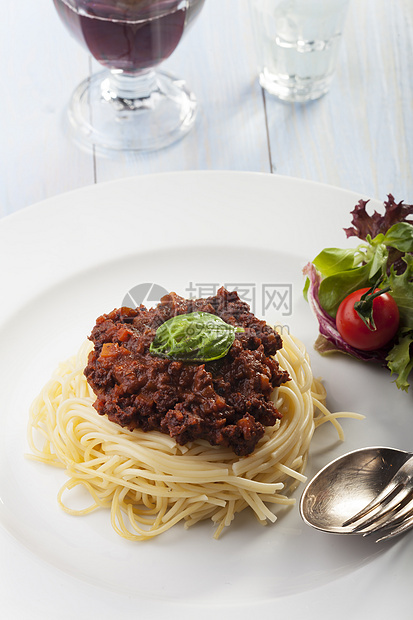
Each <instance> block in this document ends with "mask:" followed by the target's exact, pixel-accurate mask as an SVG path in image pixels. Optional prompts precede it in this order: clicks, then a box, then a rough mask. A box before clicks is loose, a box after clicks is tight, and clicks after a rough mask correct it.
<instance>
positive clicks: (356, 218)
mask: <svg viewBox="0 0 413 620" xmlns="http://www.w3.org/2000/svg"><path fill="white" fill-rule="evenodd" d="M368 202H369V201H368V200H359V202H358V204H357V205H356V206H355V208H354V210H353V211H352V212H351V214H352V216H353V219H352V222H351V223H352V224H353V226H351V227H350V228H345V229H344V232H345V233H346V235H347V237H358V238H359V239H362V240H364V241H366V239H367V235H370V236H371V237H372V238H373V239H374V237H376V236H377V235H378V234H380V233H382V234H383V235H384V234H386V232H387V231H388V230H389V228H391V227H392V226H393V225H394V224H397V222H407V223H408V224H412V225H413V220H411V219H410V220H409V219H407V218H408V216H409V215H411V214H413V205H405V204H404V203H403V202H398V203H396V202H395V200H394V198H393V196H392V194H388V200H387V201H386V202H384V208H385V213H384V215H380V213H377V211H374V213H373V215H369V214H368V213H367V211H366V206H367V204H368Z"/></svg>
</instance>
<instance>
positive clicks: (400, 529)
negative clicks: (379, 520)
mask: <svg viewBox="0 0 413 620" xmlns="http://www.w3.org/2000/svg"><path fill="white" fill-rule="evenodd" d="M412 527H413V515H412V516H411V517H409V518H408V519H405V520H404V521H402V522H401V523H400V524H399V525H398V526H397V527H395V528H394V529H392V530H391V531H390V532H389V533H388V534H386V535H385V536H382V537H381V538H378V539H377V540H376V542H380V541H381V540H388V539H389V538H393V537H394V536H398V535H399V534H403V533H404V532H407V531H408V530H410V529H411V528H412Z"/></svg>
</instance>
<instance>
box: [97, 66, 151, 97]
mask: <svg viewBox="0 0 413 620" xmlns="http://www.w3.org/2000/svg"><path fill="white" fill-rule="evenodd" d="M155 89H156V73H155V71H145V72H144V73H138V74H136V75H131V74H128V73H124V72H123V71H119V70H112V71H110V73H109V75H108V77H107V78H106V79H105V80H103V82H102V96H103V98H104V99H105V100H106V101H114V100H116V99H117V100H119V99H120V100H122V101H123V102H125V103H126V102H133V101H136V100H137V99H138V100H139V99H147V98H149V97H150V96H151V94H152V93H153V91H154V90H155Z"/></svg>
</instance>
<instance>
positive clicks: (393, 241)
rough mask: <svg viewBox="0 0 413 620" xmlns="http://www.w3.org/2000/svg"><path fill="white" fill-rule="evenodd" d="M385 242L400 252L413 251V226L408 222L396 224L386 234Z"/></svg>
mask: <svg viewBox="0 0 413 620" xmlns="http://www.w3.org/2000/svg"><path fill="white" fill-rule="evenodd" d="M383 243H384V244H385V245H389V246H391V247H392V248H396V250H399V251H400V252H413V226H412V224H408V223H407V222H399V223H398V224H394V226H392V227H391V228H389V230H388V231H387V232H386V234H385V235H384V239H383Z"/></svg>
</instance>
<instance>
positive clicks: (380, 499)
mask: <svg viewBox="0 0 413 620" xmlns="http://www.w3.org/2000/svg"><path fill="white" fill-rule="evenodd" d="M401 488H403V487H401V485H400V484H398V483H397V482H394V481H393V480H391V481H390V482H389V484H388V485H387V486H386V487H385V488H384V489H383V490H382V491H381V492H380V493H379V494H378V495H377V496H376V497H375V498H374V499H373V500H372V501H371V502H370V503H369V504H367V506H365V507H364V508H362V509H361V510H360V511H359V512H357V513H356V514H355V515H353V516H352V517H350V519H347V521H344V523H343V527H347V526H348V525H353V524H354V523H355V522H356V521H359V520H360V519H363V518H364V517H366V516H368V515H369V514H370V513H372V512H373V511H374V510H376V509H377V508H380V507H381V506H382V505H383V503H384V502H387V501H389V500H391V499H392V498H393V497H394V495H395V493H397V492H399V491H400V489H401Z"/></svg>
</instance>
